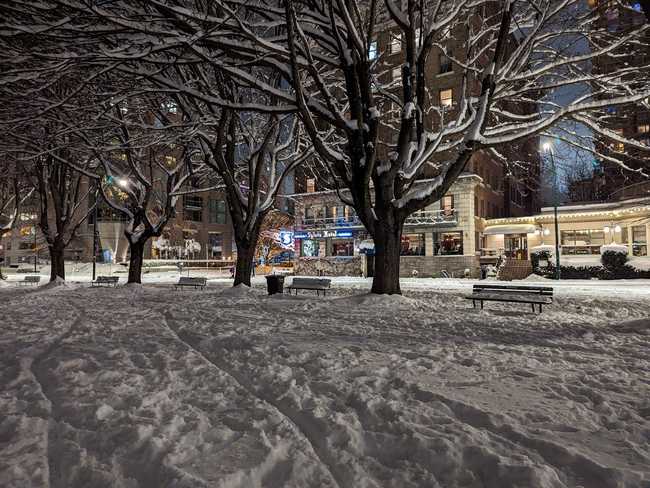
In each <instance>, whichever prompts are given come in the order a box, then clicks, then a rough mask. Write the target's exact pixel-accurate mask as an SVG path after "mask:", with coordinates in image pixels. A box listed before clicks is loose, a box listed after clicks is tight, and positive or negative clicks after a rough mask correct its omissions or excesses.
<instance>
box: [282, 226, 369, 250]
mask: <svg viewBox="0 0 650 488" xmlns="http://www.w3.org/2000/svg"><path fill="white" fill-rule="evenodd" d="M366 237H367V236H366V233H365V231H364V232H362V231H358V230H347V229H346V230H319V231H295V232H294V234H293V238H294V241H295V246H296V249H297V251H298V253H297V255H298V257H325V256H340V257H345V256H356V255H357V254H359V243H360V242H361V241H362V240H364V239H366Z"/></svg>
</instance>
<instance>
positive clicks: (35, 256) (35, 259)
mask: <svg viewBox="0 0 650 488" xmlns="http://www.w3.org/2000/svg"><path fill="white" fill-rule="evenodd" d="M32 228H33V229H34V274H36V273H38V268H37V262H38V248H37V247H36V224H34V226H33V227H32Z"/></svg>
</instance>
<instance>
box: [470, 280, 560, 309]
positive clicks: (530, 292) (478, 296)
mask: <svg viewBox="0 0 650 488" xmlns="http://www.w3.org/2000/svg"><path fill="white" fill-rule="evenodd" d="M465 298H466V299H468V300H472V305H473V306H474V308H476V302H481V309H482V308H483V302H484V301H485V302H509V303H530V305H531V307H532V308H533V312H534V311H535V305H538V306H539V313H542V305H550V304H551V303H553V288H552V287H550V286H523V285H519V286H510V285H474V286H473V287H472V294H471V295H467V296H466V297H465Z"/></svg>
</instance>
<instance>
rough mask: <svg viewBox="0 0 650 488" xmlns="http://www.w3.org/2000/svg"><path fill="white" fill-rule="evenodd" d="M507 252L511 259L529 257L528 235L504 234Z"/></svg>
mask: <svg viewBox="0 0 650 488" xmlns="http://www.w3.org/2000/svg"><path fill="white" fill-rule="evenodd" d="M503 244H504V247H505V254H506V256H507V257H509V258H510V259H517V260H520V261H523V260H526V259H528V236H526V234H506V235H504V236H503Z"/></svg>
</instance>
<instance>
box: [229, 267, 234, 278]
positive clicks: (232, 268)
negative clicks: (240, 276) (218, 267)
mask: <svg viewBox="0 0 650 488" xmlns="http://www.w3.org/2000/svg"><path fill="white" fill-rule="evenodd" d="M230 277H231V278H234V277H235V267H234V266H231V267H230Z"/></svg>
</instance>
